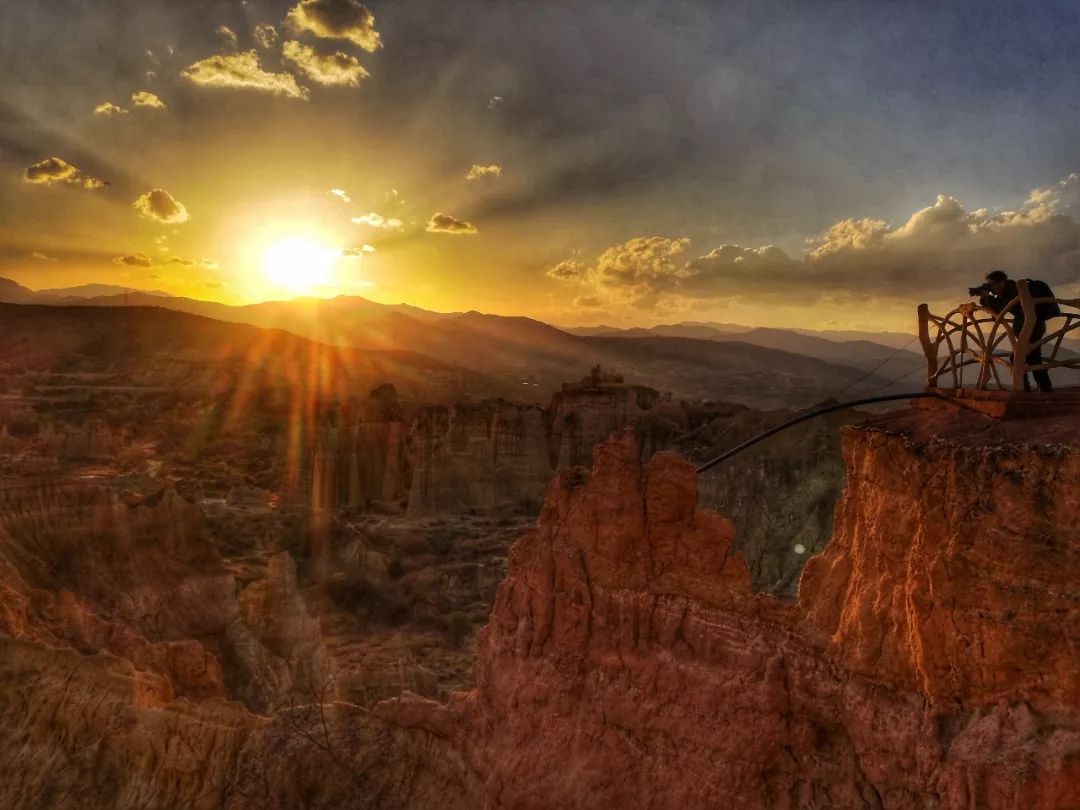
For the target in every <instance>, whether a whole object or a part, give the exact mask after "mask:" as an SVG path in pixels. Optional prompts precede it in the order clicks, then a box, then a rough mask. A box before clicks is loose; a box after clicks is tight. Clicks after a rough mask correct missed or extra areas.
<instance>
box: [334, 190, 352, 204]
mask: <svg viewBox="0 0 1080 810" xmlns="http://www.w3.org/2000/svg"><path fill="white" fill-rule="evenodd" d="M330 193H331V194H333V195H334V196H335V197H340V198H341V201H342V202H352V199H351V198H350V197H349V193H348V192H347V191H345V189H343V188H332V189H330Z"/></svg>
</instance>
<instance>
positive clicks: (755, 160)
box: [0, 0, 1080, 329]
mask: <svg viewBox="0 0 1080 810" xmlns="http://www.w3.org/2000/svg"><path fill="white" fill-rule="evenodd" d="M872 5H873V4H868V6H867V7H866V8H864V9H862V10H860V11H857V12H855V11H852V10H851V9H848V11H845V12H844V13H840V12H839V11H834V10H832V9H831V7H830V9H822V8H818V9H817V11H816V12H815V13H813V14H811V13H809V12H808V11H807V9H806V6H805V4H799V3H795V2H794V1H793V0H790V1H789V2H777V3H775V4H761V3H749V2H747V3H740V2H733V3H730V4H715V3H706V2H704V1H703V0H702V2H694V1H692V0H680V1H679V2H671V3H665V4H657V3H647V2H629V1H628V2H623V3H615V2H593V3H585V2H554V3H545V4H526V3H512V2H511V3H505V4H491V3H485V2H481V0H463V2H461V3H454V4H435V3H430V2H421V0H395V2H387V3H385V4H383V3H375V2H373V3H371V4H370V5H365V4H362V3H361V2H359V0H299V2H296V0H292V1H291V2H270V1H269V0H265V1H263V0H236V1H235V2H234V1H233V0H211V1H210V2H205V3H195V4H177V3H174V2H165V0H118V1H117V2H101V3H78V2H76V3H71V4H67V3H65V4H55V5H54V4H40V3H31V2H28V1H27V0H10V1H9V2H8V3H5V4H3V5H2V7H0V70H2V73H3V75H4V76H5V77H10V80H9V81H6V82H5V86H4V87H3V88H2V89H0V170H2V171H0V213H2V216H0V276H3V277H6V278H11V279H13V280H15V281H18V282H19V283H21V284H24V285H26V286H28V287H30V288H32V289H46V288H56V287H65V286H72V285H79V284H85V283H94V282H99V283H108V284H115V285H120V286H124V287H131V288H134V289H153V290H163V291H165V292H168V293H172V294H175V295H185V296H191V297H194V298H201V299H211V300H218V301H222V302H225V303H230V304H242V303H252V302H257V301H261V300H267V299H277V298H287V297H291V296H294V295H300V294H310V295H320V296H332V295H341V294H345V295H361V296H364V297H366V298H370V299H372V300H375V301H379V302H383V303H399V302H405V303H409V304H413V305H416V306H420V307H425V308H429V309H436V310H440V311H465V310H473V309H475V310H481V311H487V312H495V313H500V314H523V315H529V316H533V317H538V318H542V319H544V320H548V321H551V322H555V323H560V324H567V325H576V324H595V323H608V324H611V325H619V326H630V325H651V324H655V323H670V322H677V321H722V322H734V323H744V324H750V325H757V324H769V325H793V326H800V327H806V328H859V329H869V328H881V329H907V328H910V325H911V320H912V318H913V314H912V313H913V311H914V306H915V304H917V303H918V302H919V301H921V300H930V301H941V302H946V301H954V300H958V299H961V298H963V293H964V292H965V288H966V287H967V286H969V285H970V284H975V283H978V282H979V281H980V280H981V278H982V276H983V275H984V274H985V272H986V271H988V270H989V269H992V268H993V267H998V266H1001V267H1005V268H1006V269H1008V270H1010V271H1011V272H1013V274H1014V275H1039V276H1040V277H1043V278H1046V279H1047V280H1049V281H1050V282H1051V283H1052V284H1054V285H1055V286H1056V287H1058V288H1060V290H1061V291H1064V292H1066V293H1067V292H1068V291H1070V290H1077V289H1078V288H1077V286H1076V285H1077V282H1078V280H1080V270H1078V268H1080V227H1078V225H1077V222H1076V220H1075V219H1074V216H1076V212H1077V210H1078V205H1080V178H1078V177H1077V175H1076V174H1073V173H1072V170H1073V169H1074V168H1076V167H1077V166H1078V165H1080V154H1078V149H1080V147H1078V146H1077V144H1076V140H1075V138H1071V137H1066V134H1067V133H1069V132H1075V131H1076V124H1077V123H1080V122H1078V121H1076V120H1075V119H1076V118H1077V117H1078V113H1077V111H1076V109H1075V104H1072V103H1071V102H1068V100H1069V99H1071V98H1075V97H1076V96H1075V93H1076V91H1077V90H1080V87H1077V85H1078V84H1080V81H1078V80H1077V78H1076V77H1077V75H1080V74H1078V72H1077V71H1075V70H1072V69H1071V67H1073V65H1072V62H1073V61H1074V60H1075V56H1074V55H1070V54H1075V49H1072V48H1071V46H1070V44H1069V43H1070V42H1072V41H1073V39H1072V34H1075V33H1076V29H1075V23H1076V19H1075V15H1072V16H1067V15H1066V17H1062V16H1061V15H1058V16H1056V17H1055V16H1053V15H1052V14H1051V11H1052V10H1054V9H1058V10H1060V9H1059V8H1058V6H1057V4H1053V3H1051V4H1047V8H1046V9H1042V10H1040V11H1038V12H1029V13H1026V14H1024V15H1021V14H1019V12H1015V13H1014V12H1008V13H1006V12H1005V11H1003V12H1002V18H1001V19H1000V20H990V21H989V22H988V21H987V19H986V17H985V13H983V12H984V11H985V4H982V5H980V4H974V3H971V4H969V3H957V4H950V8H948V9H936V10H934V11H932V12H928V11H927V10H926V9H923V11H922V12H921V13H920V14H915V13H914V12H911V13H908V12H905V11H903V10H896V9H895V8H894V9H893V11H892V12H891V15H892V16H884V17H883V16H882V15H883V14H884V12H883V11H880V10H875V9H872V8H870V6H872ZM766 6H767V7H768V8H765V7H766ZM1004 8H1005V7H1004V6H1003V9H1004ZM1061 8H1064V7H1061ZM980 9H982V10H983V12H980ZM976 18H977V19H979V20H980V21H981V22H980V26H981V27H980V26H975V27H971V26H970V25H968V23H970V22H971V20H973V19H976ZM1063 20H1064V22H1063ZM763 26H764V27H763ZM1070 32H1072V33H1070ZM1033 42H1035V43H1038V46H1039V54H1038V58H1036V56H1035V55H1034V54H1033V52H1032V50H1031V48H1030V47H1029V46H1030V45H1031V43H1033ZM958 49H960V50H962V52H963V53H964V54H965V57H964V59H962V60H961V59H959V57H957V56H956V53H957V50H958ZM1067 102H1068V103H1067Z"/></svg>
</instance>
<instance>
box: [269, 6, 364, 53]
mask: <svg viewBox="0 0 1080 810" xmlns="http://www.w3.org/2000/svg"><path fill="white" fill-rule="evenodd" d="M286 21H287V22H288V24H289V26H290V27H291V28H292V29H293V30H296V31H307V32H309V33H312V34H314V35H315V36H317V37H322V38H324V39H346V40H349V41H350V42H353V43H355V44H356V45H359V46H360V47H361V48H363V49H364V50H365V51H374V50H376V49H377V48H379V47H381V46H382V42H381V40H380V37H379V32H378V31H376V30H375V15H373V14H372V13H371V10H370V9H368V7H367V6H365V5H364V4H363V3H360V2H358V0H300V2H299V3H297V4H296V5H295V6H294V7H293V8H292V9H290V11H289V14H288V17H287V18H286Z"/></svg>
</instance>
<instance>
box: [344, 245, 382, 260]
mask: <svg viewBox="0 0 1080 810" xmlns="http://www.w3.org/2000/svg"><path fill="white" fill-rule="evenodd" d="M374 252H375V248H373V247H372V246H371V245H361V246H360V247H358V248H344V249H343V250H342V251H341V255H342V256H343V257H344V258H346V259H358V258H360V257H361V256H363V255H364V254H365V253H374Z"/></svg>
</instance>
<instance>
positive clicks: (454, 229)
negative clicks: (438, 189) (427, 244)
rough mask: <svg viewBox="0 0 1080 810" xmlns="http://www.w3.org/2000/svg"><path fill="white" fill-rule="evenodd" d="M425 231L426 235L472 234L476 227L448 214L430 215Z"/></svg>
mask: <svg viewBox="0 0 1080 810" xmlns="http://www.w3.org/2000/svg"><path fill="white" fill-rule="evenodd" d="M425 230H426V231H427V232H428V233H449V234H474V233H476V232H477V230H476V226H475V225H473V224H472V223H471V222H465V221H464V220H460V219H457V218H456V217H453V216H451V215H450V214H432V215H431V219H430V220H428V224H427V228H426V229H425Z"/></svg>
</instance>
